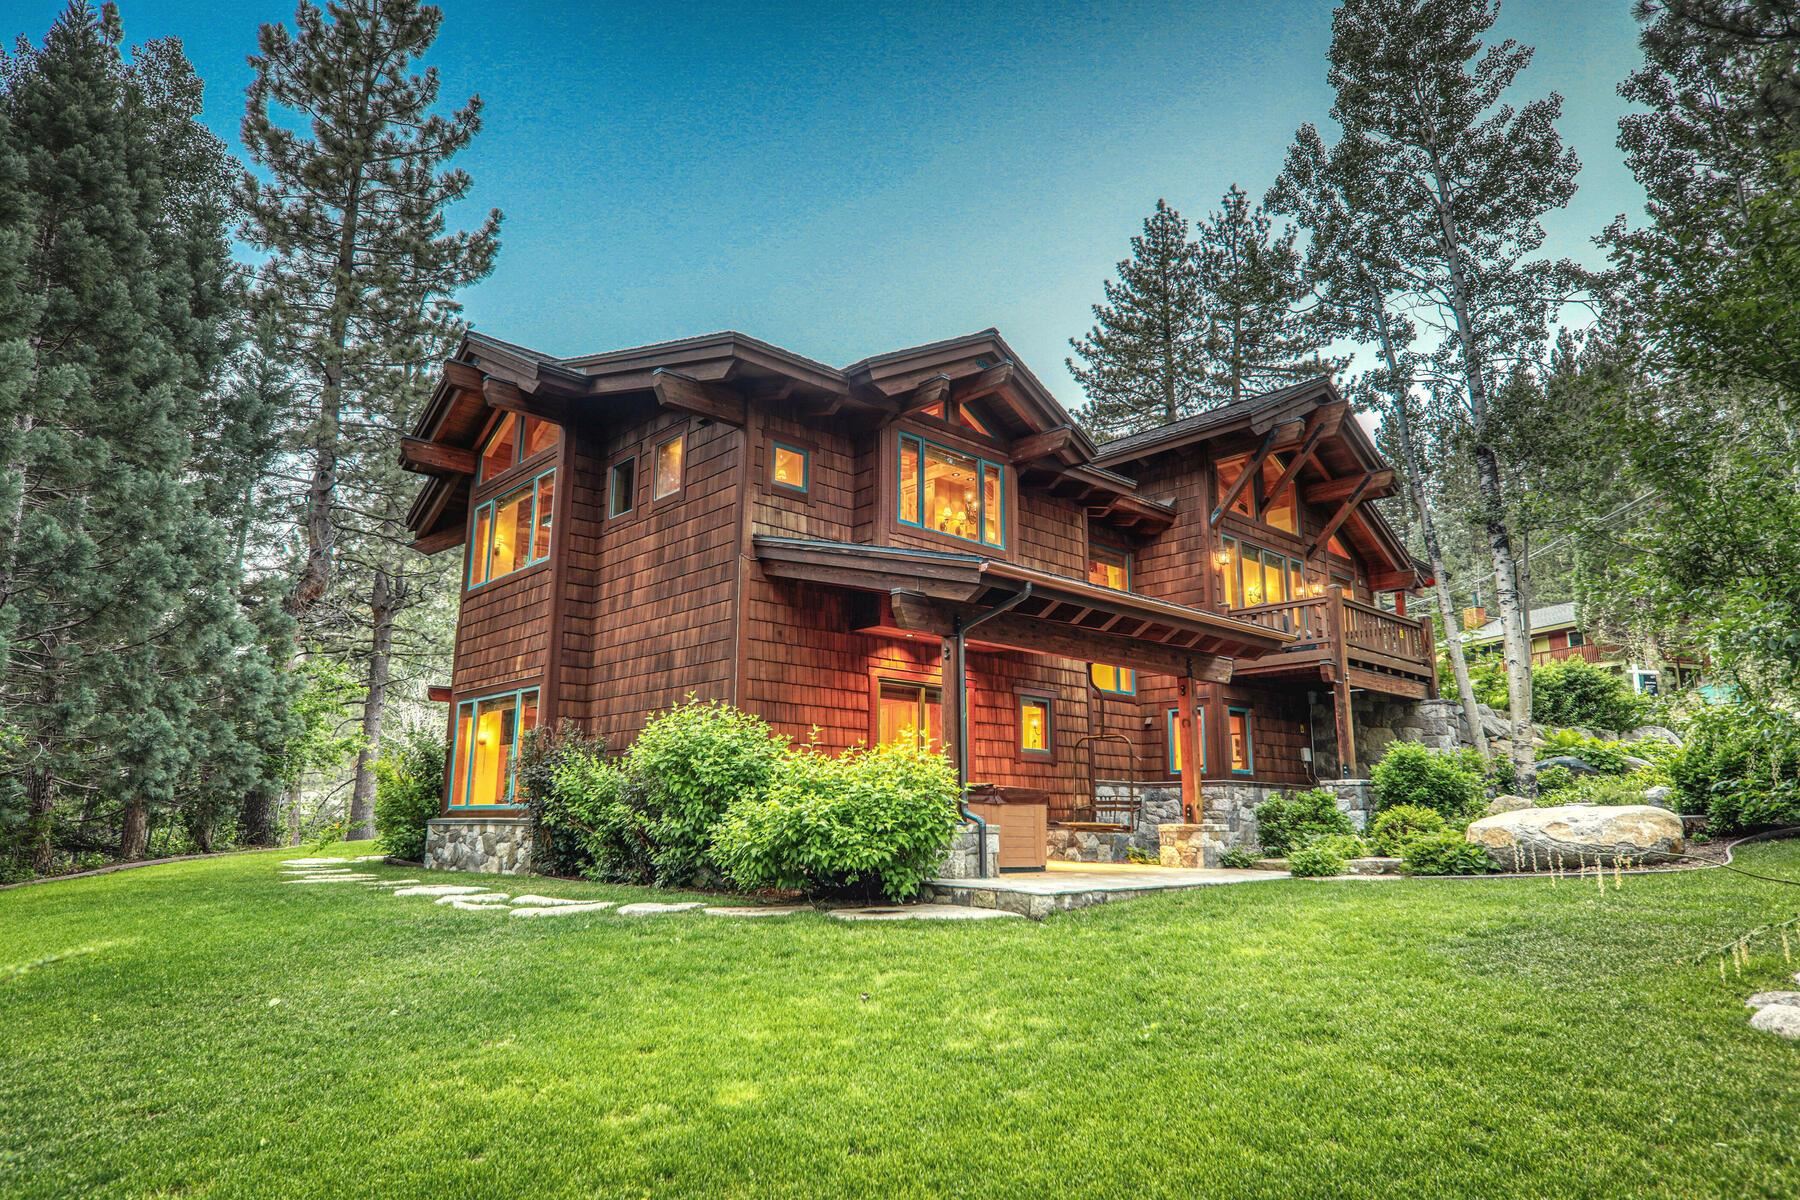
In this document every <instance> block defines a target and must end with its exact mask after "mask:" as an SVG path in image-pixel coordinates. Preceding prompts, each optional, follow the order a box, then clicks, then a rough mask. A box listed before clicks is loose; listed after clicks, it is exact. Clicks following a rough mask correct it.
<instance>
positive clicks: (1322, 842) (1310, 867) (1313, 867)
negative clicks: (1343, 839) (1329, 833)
mask: <svg viewBox="0 0 1800 1200" xmlns="http://www.w3.org/2000/svg"><path fill="white" fill-rule="evenodd" d="M1347 857H1348V856H1347V855H1345V854H1344V853H1343V851H1342V849H1341V848H1340V847H1339V846H1338V845H1336V844H1335V839H1332V838H1320V839H1318V840H1317V841H1312V842H1308V843H1307V844H1306V845H1304V846H1301V847H1299V848H1298V849H1296V850H1292V851H1290V852H1289V853H1288V856H1287V864H1288V871H1289V873H1290V874H1293V875H1295V876H1298V877H1300V878H1302V879H1311V878H1318V877H1321V876H1330V875H1342V874H1343V873H1344V862H1345V859H1346V858H1347Z"/></svg>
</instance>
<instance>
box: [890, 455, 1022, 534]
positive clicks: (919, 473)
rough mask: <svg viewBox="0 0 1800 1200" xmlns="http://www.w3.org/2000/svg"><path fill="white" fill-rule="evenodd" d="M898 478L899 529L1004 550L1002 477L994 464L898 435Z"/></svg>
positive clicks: (1004, 523)
mask: <svg viewBox="0 0 1800 1200" xmlns="http://www.w3.org/2000/svg"><path fill="white" fill-rule="evenodd" d="M898 473H899V519H900V523H901V524H902V525H912V526H916V527H918V528H920V529H929V530H931V531H933V532H934V533H944V534H948V535H950V536H951V537H957V538H963V539H964V540H966V541H971V542H979V543H981V544H982V545H985V546H996V547H1004V546H1005V545H1006V474H1005V472H1004V470H1002V468H1001V466H1000V464H999V463H994V462H989V461H987V460H986V459H984V458H977V457H976V456H975V455H973V454H964V453H962V452H961V451H958V450H952V449H950V448H949V447H947V446H940V445H938V444H937V443H936V442H929V441H926V440H925V439H924V438H921V437H918V436H916V435H914V434H910V433H903V434H901V435H900V449H899V461H898Z"/></svg>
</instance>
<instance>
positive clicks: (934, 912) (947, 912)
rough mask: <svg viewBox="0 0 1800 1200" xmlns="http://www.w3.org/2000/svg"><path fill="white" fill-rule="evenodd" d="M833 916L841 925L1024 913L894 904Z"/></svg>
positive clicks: (975, 918) (844, 910)
mask: <svg viewBox="0 0 1800 1200" xmlns="http://www.w3.org/2000/svg"><path fill="white" fill-rule="evenodd" d="M831 915H832V916H834V917H836V918H837V919H838V920H840V921H992V920H1003V919H1005V918H1007V917H1017V918H1018V919H1019V920H1021V921H1023V920H1024V919H1025V914H1024V913H1016V912H1007V911H1005V910H1004V909H999V908H971V907H969V906H968V905H966V904H897V905H893V906H892V907H888V908H840V909H835V910H833V912H832V914H831Z"/></svg>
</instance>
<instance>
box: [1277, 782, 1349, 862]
mask: <svg viewBox="0 0 1800 1200" xmlns="http://www.w3.org/2000/svg"><path fill="white" fill-rule="evenodd" d="M1350 832H1352V828H1351V825H1350V818H1349V817H1347V816H1345V815H1344V814H1343V813H1342V812H1340V811H1339V810H1338V806H1337V797H1336V796H1334V795H1332V794H1331V793H1330V792H1328V791H1326V790H1325V789H1324V788H1313V789H1312V790H1311V791H1305V792H1282V793H1277V794H1276V795H1273V796H1270V797H1269V798H1268V799H1267V800H1264V801H1263V802H1262V803H1261V804H1259V805H1257V806H1256V834H1257V840H1258V841H1259V842H1260V843H1261V844H1262V848H1263V850H1264V851H1265V852H1266V853H1268V854H1273V855H1285V854H1288V853H1289V852H1290V851H1292V850H1295V849H1298V848H1299V847H1300V846H1302V845H1304V844H1305V843H1306V842H1308V841H1310V840H1311V839H1313V838H1315V837H1322V836H1325V835H1329V834H1334V833H1350Z"/></svg>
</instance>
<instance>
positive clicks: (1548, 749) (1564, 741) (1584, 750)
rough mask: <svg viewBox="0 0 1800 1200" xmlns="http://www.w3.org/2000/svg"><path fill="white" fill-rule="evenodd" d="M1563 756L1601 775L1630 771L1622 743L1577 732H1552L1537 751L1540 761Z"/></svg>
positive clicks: (1574, 730) (1563, 730) (1546, 736)
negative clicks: (1582, 763) (1575, 760)
mask: <svg viewBox="0 0 1800 1200" xmlns="http://www.w3.org/2000/svg"><path fill="white" fill-rule="evenodd" d="M1563 756H1567V757H1570V758H1579V759H1580V760H1581V761H1582V762H1584V763H1586V764H1587V765H1588V766H1590V767H1592V768H1594V770H1596V771H1598V772H1600V773H1601V774H1602V775H1623V774H1625V773H1626V772H1628V771H1630V770H1631V764H1630V763H1628V762H1626V761H1625V760H1626V758H1628V757H1629V755H1628V754H1627V752H1626V749H1625V743H1623V742H1609V741H1606V740H1605V739H1604V738H1597V737H1589V736H1588V735H1587V734H1585V733H1582V732H1581V731H1580V730H1578V729H1552V730H1550V731H1549V732H1547V733H1546V734H1545V735H1544V744H1543V745H1542V746H1539V747H1538V748H1537V757H1538V758H1539V759H1540V760H1542V759H1546V758H1559V757H1563ZM1538 786H1539V787H1542V786H1543V785H1542V784H1541V783H1540V784H1539V785H1538Z"/></svg>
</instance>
